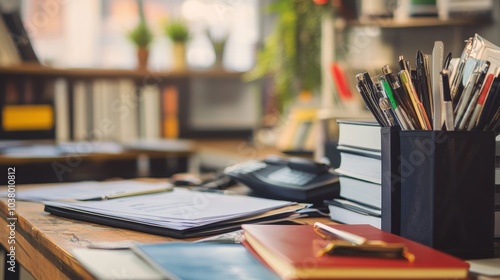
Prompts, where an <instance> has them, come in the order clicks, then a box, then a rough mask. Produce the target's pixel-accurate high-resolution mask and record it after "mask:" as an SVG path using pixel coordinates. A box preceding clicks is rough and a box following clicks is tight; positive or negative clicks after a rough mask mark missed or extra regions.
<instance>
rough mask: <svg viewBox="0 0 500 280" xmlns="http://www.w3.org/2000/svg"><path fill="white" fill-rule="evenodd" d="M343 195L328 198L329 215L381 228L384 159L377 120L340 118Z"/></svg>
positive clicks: (342, 220) (341, 185)
mask: <svg viewBox="0 0 500 280" xmlns="http://www.w3.org/2000/svg"><path fill="white" fill-rule="evenodd" d="M337 122H338V124H339V141H338V147H337V149H338V150H339V152H340V166H339V168H337V169H336V170H335V172H336V173H338V174H339V175H340V177H339V181H340V198H336V199H333V200H331V201H328V208H329V210H330V218H331V219H332V220H335V221H337V222H341V223H345V224H370V225H372V226H374V227H377V228H381V223H382V218H381V207H382V202H381V201H382V187H381V181H382V172H381V170H382V160H381V137H380V126H379V125H378V123H377V122H375V121H365V120H338V121H337Z"/></svg>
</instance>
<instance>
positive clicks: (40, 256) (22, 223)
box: [0, 198, 327, 280]
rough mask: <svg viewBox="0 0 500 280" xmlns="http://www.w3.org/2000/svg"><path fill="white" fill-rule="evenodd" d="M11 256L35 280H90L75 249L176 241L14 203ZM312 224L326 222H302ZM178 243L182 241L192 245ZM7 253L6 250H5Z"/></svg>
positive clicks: (0, 228)
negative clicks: (13, 248)
mask: <svg viewBox="0 0 500 280" xmlns="http://www.w3.org/2000/svg"><path fill="white" fill-rule="evenodd" d="M15 208H16V217H17V221H16V222H15V226H16V228H15V230H16V231H15V240H16V243H15V255H16V262H17V263H18V264H21V265H22V266H23V267H24V268H25V269H26V270H27V271H28V272H30V273H31V274H32V275H33V276H34V277H35V278H36V279H51V280H52V279H93V277H92V275H91V274H90V273H89V272H88V271H86V270H85V269H84V268H83V266H82V265H81V264H80V263H78V261H77V260H76V259H75V258H74V257H73V256H72V254H71V252H72V250H73V249H75V248H85V247H87V246H89V245H98V244H102V243H103V242H111V243H118V244H119V243H124V242H141V243H154V242H162V241H163V242H165V241H180V240H178V239H174V238H169V237H164V236H158V235H152V234H146V233H141V232H136V231H131V230H125V229H119V228H113V227H108V226H103V225H98V224H93V223H87V222H82V221H77V220H71V219H66V218H61V217H57V216H52V215H50V214H48V213H46V212H44V211H43V204H41V203H34V202H23V201H16V207H15ZM0 217H1V219H0V244H1V245H2V246H3V247H4V248H9V247H10V246H12V245H10V244H8V236H9V228H8V227H7V225H8V220H7V218H9V217H10V216H9V213H8V207H7V204H6V199H4V198H2V199H1V200H0ZM302 220H303V221H304V222H306V223H313V222H314V221H318V220H321V221H323V222H326V221H327V219H326V218H315V219H313V218H307V219H302ZM193 240H195V239H194V238H191V239H182V241H193ZM7 252H8V250H7Z"/></svg>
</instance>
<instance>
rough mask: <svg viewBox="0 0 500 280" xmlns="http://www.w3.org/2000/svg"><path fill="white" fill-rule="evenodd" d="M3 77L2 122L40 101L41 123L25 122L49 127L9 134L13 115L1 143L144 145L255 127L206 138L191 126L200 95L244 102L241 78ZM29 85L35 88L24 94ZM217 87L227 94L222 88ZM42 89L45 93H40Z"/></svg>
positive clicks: (203, 74) (221, 74) (121, 73)
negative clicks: (143, 142) (135, 142)
mask: <svg viewBox="0 0 500 280" xmlns="http://www.w3.org/2000/svg"><path fill="white" fill-rule="evenodd" d="M0 75H1V77H2V78H0V86H1V88H0V97H1V98H0V107H2V112H3V114H2V116H3V115H4V114H5V113H6V112H7V113H8V112H10V111H19V110H17V109H18V107H16V110H10V111H9V108H10V107H12V109H14V108H13V106H24V107H26V106H28V105H32V103H33V102H31V101H30V100H35V99H40V98H41V97H40V96H42V95H43V96H44V98H45V99H47V100H45V99H44V100H45V101H46V102H45V103H43V104H45V105H46V106H48V108H45V109H47V110H45V111H44V115H43V116H42V117H43V118H42V117H40V116H41V115H40V116H38V117H36V116H35V117H32V118H30V119H29V120H28V121H27V122H28V123H32V122H33V120H40V119H48V120H49V121H46V122H45V125H44V127H36V128H35V129H30V128H29V125H28V126H26V127H24V128H19V129H18V128H14V129H13V130H12V131H6V129H7V130H9V125H8V126H7V127H5V125H4V123H3V121H5V120H8V121H9V122H11V121H10V120H16V117H15V116H14V115H12V114H10V115H7V117H5V116H4V117H0V119H1V120H2V129H1V131H0V134H1V135H2V138H4V139H56V140H60V141H68V140H88V139H90V140H104V141H106V140H116V141H120V142H122V141H125V140H134V139H144V138H146V139H150V138H177V137H184V138H186V137H194V138H196V137H199V136H205V137H210V136H220V137H227V136H231V135H233V136H234V135H238V136H239V135H244V136H248V135H249V134H250V133H251V131H252V128H253V124H247V125H246V126H245V125H240V124H238V127H237V128H234V127H233V128H229V129H227V128H226V127H220V128H218V127H215V128H214V127H211V128H210V129H207V130H206V131H205V130H203V124H202V125H201V128H200V127H196V128H195V127H194V126H193V123H194V121H193V118H194V117H193V115H195V116H196V114H197V113H199V112H200V109H199V108H192V107H193V106H192V103H193V100H194V99H196V98H199V95H200V94H199V91H201V93H202V95H210V96H213V95H220V94H224V95H228V96H233V98H232V99H234V100H236V102H239V100H240V99H242V98H241V96H245V95H246V92H245V90H246V88H247V85H246V84H244V82H243V81H241V75H242V73H241V72H228V71H223V70H208V71H190V70H188V71H149V70H136V69H92V68H53V67H47V66H41V65H36V64H30V63H28V64H19V65H11V66H9V67H0ZM29 84H36V85H37V86H36V87H34V89H31V90H30V91H29V92H28V93H25V92H26V91H27V89H26V88H27V86H26V85H29ZM216 84H219V85H220V84H223V85H224V86H226V85H228V84H229V85H230V86H226V87H225V88H221V87H217V86H216ZM214 87H217V88H216V89H214ZM40 88H48V89H47V90H46V91H45V92H43V93H42V92H40V90H39V89H40ZM12 89H15V90H14V91H12ZM9 90H10V92H9ZM21 91H22V92H23V93H22V94H21V95H22V96H21V97H20V96H18V95H20V93H19V92H21ZM47 91H48V92H47ZM13 92H14V93H13ZM24 96H28V97H24ZM235 96H236V97H235ZM204 98H209V99H210V97H204ZM212 99H214V98H212ZM38 103H40V102H37V103H36V104H37V106H39V105H40V104H38ZM243 103H244V102H243ZM254 105H255V104H254ZM26 108H28V107H26ZM257 108H258V107H257V106H255V110H254V111H255V112H257V111H258V110H257ZM4 109H7V110H4ZM39 111H43V110H41V109H40V110H39ZM219 111H220V110H219ZM255 114H256V113H255ZM243 117H244V115H242V116H241V118H243ZM24 119H26V118H24ZM236 119H237V118H236ZM17 120H18V119H17ZM14 122H15V121H14ZM14 122H13V123H14Z"/></svg>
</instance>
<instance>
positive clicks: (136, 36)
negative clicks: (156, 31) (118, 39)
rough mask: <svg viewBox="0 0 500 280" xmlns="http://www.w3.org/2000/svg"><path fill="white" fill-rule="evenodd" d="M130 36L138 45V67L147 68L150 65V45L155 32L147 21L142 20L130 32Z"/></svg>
mask: <svg viewBox="0 0 500 280" xmlns="http://www.w3.org/2000/svg"><path fill="white" fill-rule="evenodd" d="M128 37H129V39H130V40H131V41H132V42H133V43H134V44H135V46H136V47H137V59H138V67H139V68H140V69H145V68H146V67H147V65H148V57H149V45H150V44H151V42H152V41H153V33H152V32H151V30H150V29H149V27H148V26H147V24H146V22H144V21H141V22H139V24H138V25H137V26H136V27H135V28H134V29H133V30H131V31H130V32H129V34H128Z"/></svg>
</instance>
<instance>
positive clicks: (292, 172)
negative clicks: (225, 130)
mask: <svg viewBox="0 0 500 280" xmlns="http://www.w3.org/2000/svg"><path fill="white" fill-rule="evenodd" d="M330 169H331V168H330V166H329V165H327V164H324V163H319V162H315V161H311V160H307V159H303V158H283V157H279V156H269V157H267V158H265V159H264V160H262V161H258V160H249V161H245V162H241V163H238V164H235V165H232V166H229V167H227V168H226V169H225V170H224V173H225V174H226V175H228V176H229V177H231V178H232V179H234V180H235V181H237V182H240V183H242V184H245V185H247V186H248V187H249V188H251V189H252V190H253V191H254V192H255V194H256V195H259V196H263V197H268V198H274V199H285V200H292V201H296V202H310V203H314V202H321V201H323V200H325V199H332V198H334V197H335V196H338V193H339V191H340V186H339V179H338V176H337V175H335V174H334V173H333V172H331V171H330Z"/></svg>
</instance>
